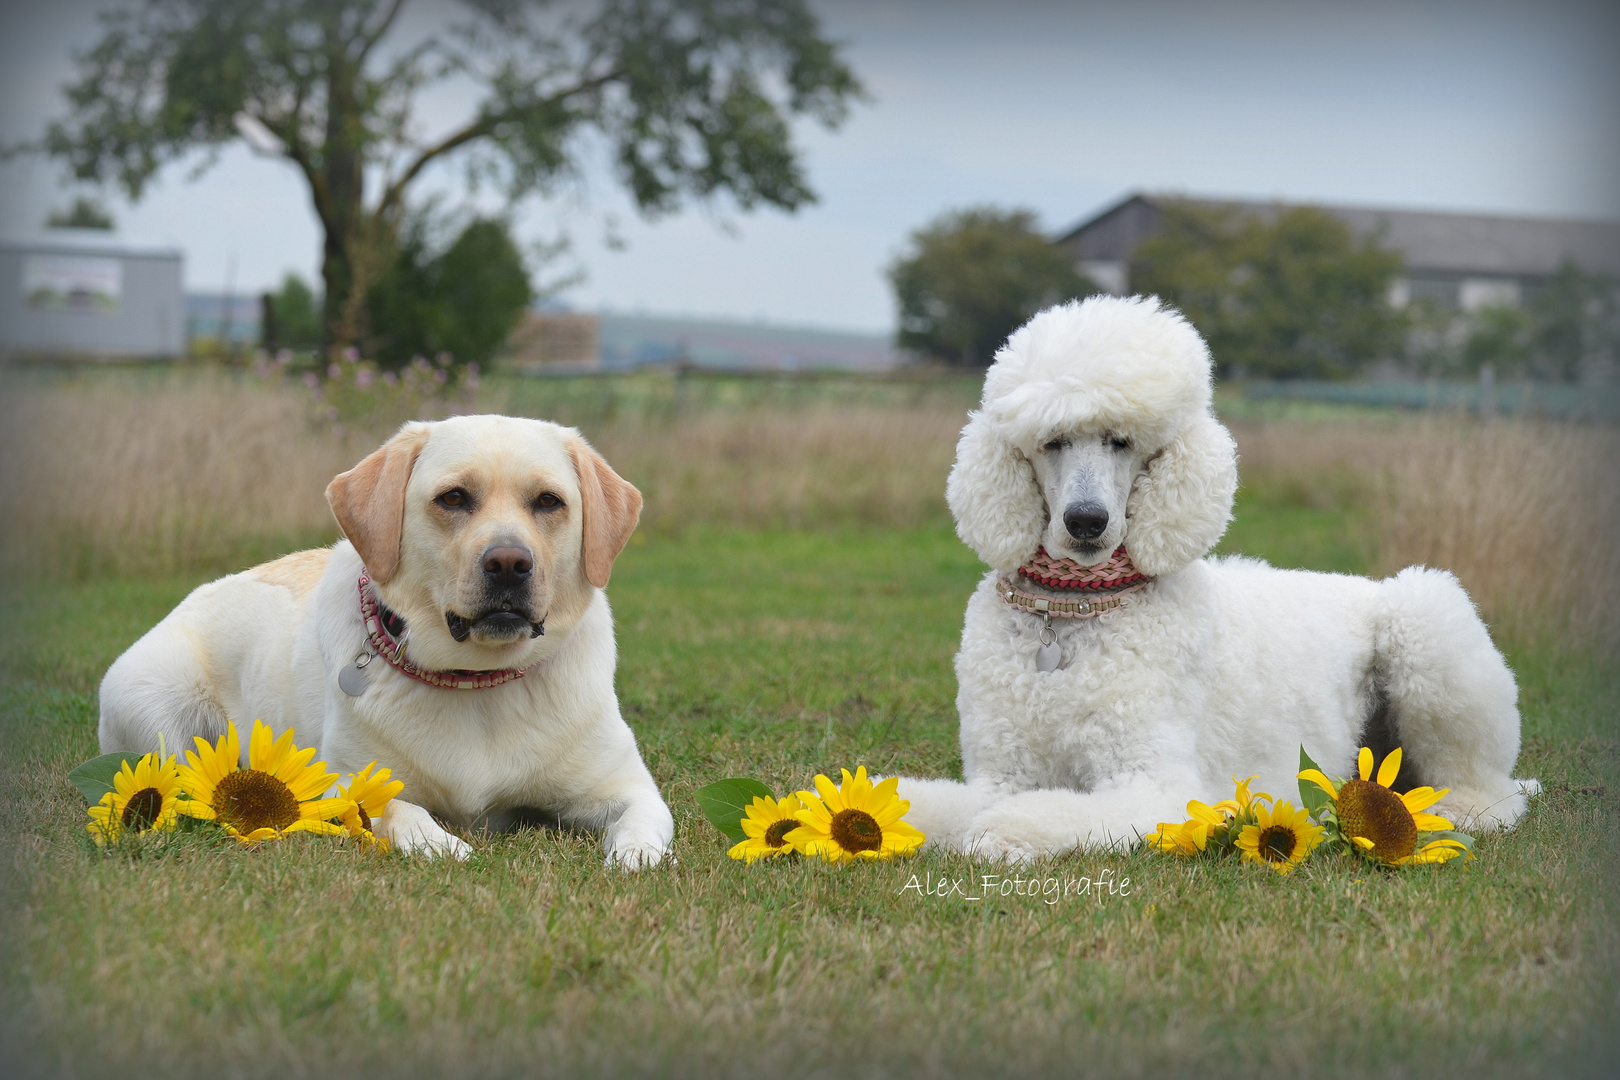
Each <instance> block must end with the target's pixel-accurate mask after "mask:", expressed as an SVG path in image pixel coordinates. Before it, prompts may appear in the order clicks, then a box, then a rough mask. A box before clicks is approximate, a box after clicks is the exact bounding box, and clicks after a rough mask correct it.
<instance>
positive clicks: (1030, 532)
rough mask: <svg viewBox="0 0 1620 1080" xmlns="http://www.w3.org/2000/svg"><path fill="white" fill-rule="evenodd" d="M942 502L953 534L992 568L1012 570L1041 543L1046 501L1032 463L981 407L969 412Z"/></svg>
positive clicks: (1026, 559)
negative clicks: (953, 522) (947, 507)
mask: <svg viewBox="0 0 1620 1080" xmlns="http://www.w3.org/2000/svg"><path fill="white" fill-rule="evenodd" d="M945 501H946V503H948V504H949V505H950V508H951V515H952V516H953V517H955V518H956V535H957V536H960V537H961V538H962V542H963V543H964V544H966V545H967V546H968V547H970V548H972V549H973V550H974V551H976V552H978V554H979V558H981V559H983V560H984V561H985V562H986V563H988V564H989V565H990V566H991V567H993V568H994V569H997V570H1004V571H1008V572H1011V571H1013V570H1016V569H1017V568H1018V567H1019V566H1020V565H1022V564H1023V563H1025V562H1026V561H1028V560H1029V558H1030V556H1032V555H1034V554H1035V549H1036V548H1038V547H1040V546H1041V531H1042V530H1043V529H1045V528H1046V500H1045V499H1044V498H1042V497H1041V489H1040V486H1039V485H1038V484H1036V482H1035V467H1034V466H1033V465H1031V464H1030V463H1029V459H1027V458H1025V457H1024V455H1023V454H1021V453H1020V452H1019V451H1018V448H1017V447H1015V446H1013V445H1012V444H1011V443H1009V442H1008V441H1007V440H1006V439H1004V438H1003V437H1002V436H1001V434H1000V433H999V432H998V431H996V429H995V427H994V425H993V424H992V423H991V421H990V419H989V418H988V417H986V416H985V415H984V413H982V412H974V413H969V414H968V423H967V427H965V428H963V429H962V437H961V438H960V439H959V440H958V441H957V443H956V464H955V465H953V466H952V467H951V475H950V479H948V480H946V481H945Z"/></svg>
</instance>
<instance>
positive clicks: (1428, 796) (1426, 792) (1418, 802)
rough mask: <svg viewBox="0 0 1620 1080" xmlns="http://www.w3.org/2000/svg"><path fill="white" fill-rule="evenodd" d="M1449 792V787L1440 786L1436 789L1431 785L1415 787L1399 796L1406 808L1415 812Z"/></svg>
mask: <svg viewBox="0 0 1620 1080" xmlns="http://www.w3.org/2000/svg"><path fill="white" fill-rule="evenodd" d="M1450 793H1451V789H1450V788H1441V789H1440V790H1439V791H1436V790H1434V788H1432V787H1415V788H1413V789H1412V790H1411V791H1408V792H1406V793H1405V794H1404V795H1402V796H1401V802H1403V803H1405V804H1406V808H1407V809H1408V810H1410V811H1411V812H1412V813H1414V814H1415V813H1417V812H1418V811H1419V810H1427V809H1428V808H1429V807H1431V806H1433V805H1434V804H1435V803H1437V802H1439V801H1440V800H1441V799H1443V798H1445V797H1446V796H1447V795H1448V794H1450Z"/></svg>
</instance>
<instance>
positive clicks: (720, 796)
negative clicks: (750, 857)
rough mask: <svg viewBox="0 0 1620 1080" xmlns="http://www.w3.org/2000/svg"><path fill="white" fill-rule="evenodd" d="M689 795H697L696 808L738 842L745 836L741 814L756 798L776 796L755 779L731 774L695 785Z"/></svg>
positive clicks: (712, 823) (734, 841) (716, 826)
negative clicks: (703, 784)
mask: <svg viewBox="0 0 1620 1080" xmlns="http://www.w3.org/2000/svg"><path fill="white" fill-rule="evenodd" d="M692 797H693V798H695V799H697V804H698V808H699V809H701V810H702V811H703V816H704V817H706V818H708V819H709V823H710V824H711V825H713V826H714V827H715V828H717V829H719V830H720V831H721V832H723V833H725V834H726V835H727V836H729V837H730V838H731V840H732V842H733V843H737V844H740V843H742V842H743V841H744V840H746V839H748V837H747V836H746V835H744V833H743V831H742V819H743V814H744V813H745V812H746V811H747V810H748V807H749V806H751V805H753V802H754V800H755V799H756V798H764V799H773V798H775V797H776V796H774V795H772V794H771V789H770V788H768V787H766V786H765V785H764V784H762V783H760V782H759V781H758V780H750V779H748V778H747V777H745V776H733V777H729V778H728V779H725V780H716V781H715V782H714V783H712V784H709V785H707V786H705V787H700V788H698V789H697V790H696V791H694V792H693V793H692Z"/></svg>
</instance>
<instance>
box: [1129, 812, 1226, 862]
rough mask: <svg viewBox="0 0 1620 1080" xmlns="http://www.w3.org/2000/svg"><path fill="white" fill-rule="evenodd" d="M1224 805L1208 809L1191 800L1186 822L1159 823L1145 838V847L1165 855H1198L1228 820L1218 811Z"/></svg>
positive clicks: (1223, 827)
mask: <svg viewBox="0 0 1620 1080" xmlns="http://www.w3.org/2000/svg"><path fill="white" fill-rule="evenodd" d="M1226 805H1229V804H1227V803H1216V804H1215V805H1214V806H1209V805H1207V804H1205V803H1201V802H1199V801H1198V800H1197V799H1193V800H1192V801H1191V802H1189V803H1188V804H1187V815H1188V819H1187V820H1186V821H1183V822H1182V823H1181V824H1179V825H1178V824H1176V823H1175V822H1171V821H1161V822H1159V827H1158V829H1157V830H1155V831H1154V832H1150V833H1148V834H1147V836H1145V837H1144V838H1143V839H1145V840H1146V841H1147V843H1148V846H1149V847H1152V848H1155V849H1157V850H1159V851H1162V852H1164V853H1165V854H1166V855H1186V856H1189V857H1191V856H1193V855H1200V854H1202V853H1203V852H1204V850H1205V849H1206V848H1208V847H1209V841H1210V839H1211V838H1212V837H1213V836H1214V835H1215V834H1216V833H1217V832H1220V831H1221V830H1222V829H1225V828H1226V827H1227V822H1228V820H1229V819H1228V817H1227V815H1226V814H1225V813H1223V812H1222V809H1221V808H1222V807H1223V806H1226Z"/></svg>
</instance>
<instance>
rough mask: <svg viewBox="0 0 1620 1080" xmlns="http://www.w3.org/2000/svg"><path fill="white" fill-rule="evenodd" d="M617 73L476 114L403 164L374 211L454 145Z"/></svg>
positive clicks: (389, 204)
mask: <svg viewBox="0 0 1620 1080" xmlns="http://www.w3.org/2000/svg"><path fill="white" fill-rule="evenodd" d="M620 74H621V73H620V72H618V71H616V70H613V71H605V72H603V73H602V74H600V75H597V76H594V77H592V78H589V79H585V80H582V81H581V82H578V83H575V84H574V85H573V86H570V87H568V88H567V89H565V90H559V91H557V92H556V93H555V94H552V95H550V96H549V97H546V98H543V99H541V100H540V101H537V102H534V103H532V104H529V105H525V106H523V107H521V108H517V109H508V110H505V111H503V112H498V113H492V114H486V115H484V116H480V117H479V118H478V119H477V120H474V121H473V122H472V123H470V124H468V125H467V126H466V127H464V128H462V129H461V130H459V131H456V132H453V133H451V134H450V135H447V136H445V137H444V138H443V139H441V140H440V141H439V142H437V143H435V144H434V145H432V146H430V147H428V148H426V149H425V150H423V151H422V152H421V153H420V154H418V155H417V157H416V160H415V161H413V162H411V164H410V165H409V166H407V167H406V169H405V171H404V172H402V173H400V175H399V179H397V180H395V181H394V182H393V183H392V184H390V185H389V186H388V188H387V190H386V191H384V192H383V196H382V198H381V199H380V200H378V203H377V210H376V212H377V214H378V215H382V214H384V213H386V212H387V211H389V210H391V209H393V208H394V206H395V205H397V204H398V203H399V201H400V199H401V198H403V197H404V195H405V189H406V188H407V187H409V186H410V184H411V182H412V181H413V180H415V179H416V177H417V176H418V175H419V174H420V173H421V171H422V170H423V169H425V168H427V166H428V165H429V164H431V163H432V162H433V161H434V160H436V159H437V158H440V157H443V156H444V155H445V154H448V153H450V152H451V151H452V150H455V149H456V148H458V147H461V146H465V145H466V144H467V143H470V142H473V141H475V140H477V139H481V138H483V137H485V136H487V135H490V134H492V133H493V132H494V131H495V128H496V127H498V126H499V125H500V124H502V123H505V122H506V121H508V120H515V119H517V118H519V117H521V116H523V115H525V114H528V113H535V112H541V111H544V110H545V109H548V108H550V107H552V106H554V105H558V104H561V103H562V102H564V101H567V100H568V99H569V98H571V97H577V96H579V95H580V94H585V93H589V92H590V91H592V90H599V89H601V88H602V87H604V86H606V85H607V84H608V83H611V82H613V81H614V80H615V79H617V78H619V77H620Z"/></svg>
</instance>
